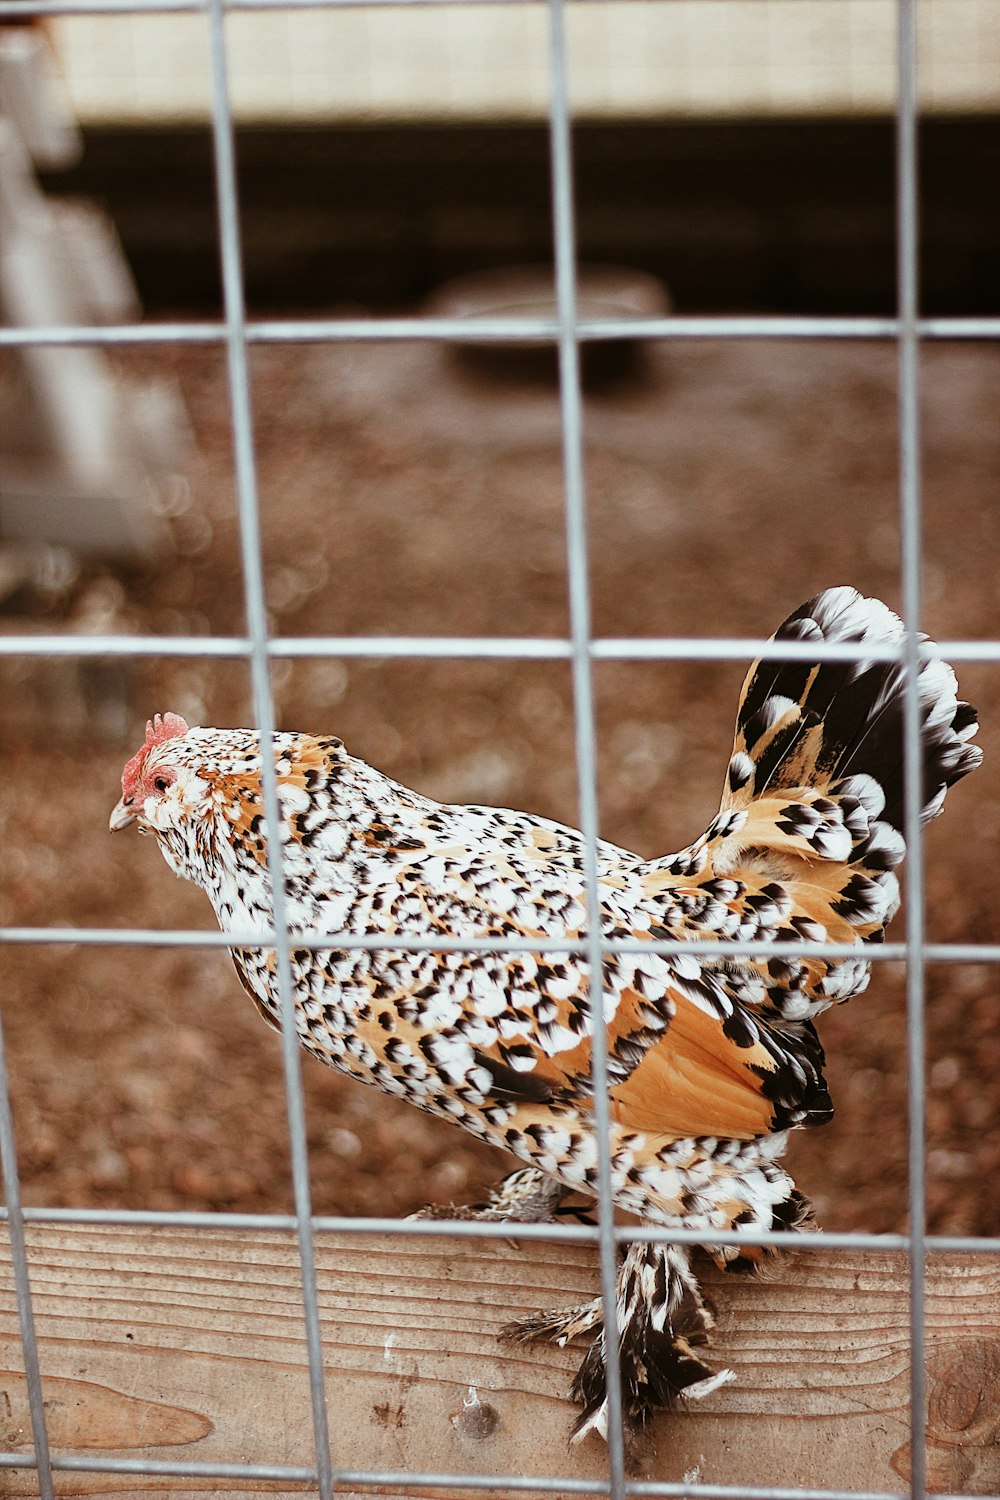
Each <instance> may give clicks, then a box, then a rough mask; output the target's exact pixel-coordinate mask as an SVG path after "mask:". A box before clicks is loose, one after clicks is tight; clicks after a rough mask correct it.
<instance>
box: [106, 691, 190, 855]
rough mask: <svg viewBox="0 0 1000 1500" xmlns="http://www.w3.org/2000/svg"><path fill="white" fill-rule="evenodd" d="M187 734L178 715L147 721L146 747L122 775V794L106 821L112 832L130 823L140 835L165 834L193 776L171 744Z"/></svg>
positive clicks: (134, 756) (185, 723)
mask: <svg viewBox="0 0 1000 1500" xmlns="http://www.w3.org/2000/svg"><path fill="white" fill-rule="evenodd" d="M187 733H188V725H187V722H186V721H185V720H184V719H182V718H181V717H180V715H179V714H163V716H162V717H161V716H160V715H159V714H157V715H156V716H155V718H153V719H150V720H148V721H147V724H146V741H145V744H144V745H143V746H142V748H141V749H140V750H138V751H137V752H136V753H135V755H133V757H132V759H131V760H130V761H129V762H128V763H127V764H126V766H125V769H124V771H123V772H122V795H121V798H120V799H119V801H118V802H117V803H116V805H115V809H114V811H113V812H112V814H111V818H110V822H109V827H110V829H111V832H112V833H117V832H118V830H119V829H120V828H127V827H128V825H129V824H130V823H135V824H137V825H138V828H139V832H140V833H154V834H155V833H160V832H164V831H165V830H166V829H167V828H168V827H169V826H170V824H171V823H172V822H173V821H174V819H175V818H176V817H177V816H178V814H180V813H181V812H182V811H183V807H184V804H185V801H186V798H185V796H184V793H185V789H186V783H187V782H188V781H189V780H190V779H191V777H192V775H193V774H194V773H193V771H192V770H191V768H190V767H187V766H185V765H184V764H183V762H182V758H181V757H180V756H178V755H176V754H175V753H174V751H175V750H176V748H177V747H176V746H174V745H172V743H171V742H172V741H175V740H177V739H178V738H179V737H180V736H182V735H186V734H187Z"/></svg>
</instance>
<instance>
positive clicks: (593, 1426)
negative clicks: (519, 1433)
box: [503, 1244, 732, 1442]
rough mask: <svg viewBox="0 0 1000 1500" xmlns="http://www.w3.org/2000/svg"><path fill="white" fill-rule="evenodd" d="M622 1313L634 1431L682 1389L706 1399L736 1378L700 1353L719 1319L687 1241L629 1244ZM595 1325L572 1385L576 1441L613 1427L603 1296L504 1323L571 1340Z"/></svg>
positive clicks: (622, 1361)
mask: <svg viewBox="0 0 1000 1500" xmlns="http://www.w3.org/2000/svg"><path fill="white" fill-rule="evenodd" d="M617 1314H618V1339H619V1344H618V1351H619V1352H618V1357H619V1366H620V1371H621V1382H622V1413H623V1416H624V1420H625V1424H626V1427H627V1428H628V1429H629V1430H630V1431H631V1432H636V1431H638V1430H641V1429H642V1428H643V1427H645V1425H646V1424H647V1423H648V1421H649V1418H650V1416H651V1415H652V1414H653V1412H654V1411H656V1410H658V1409H661V1408H667V1409H669V1408H670V1407H672V1406H675V1405H676V1404H677V1401H678V1400H679V1398H680V1397H681V1396H685V1397H687V1398H689V1399H694V1400H700V1399H701V1398H702V1397H703V1396H707V1395H708V1394H709V1393H710V1392H711V1391H714V1390H716V1389H717V1388H718V1387H719V1386H720V1385H723V1384H724V1383H725V1382H726V1381H727V1380H731V1379H732V1371H731V1370H712V1369H711V1368H710V1367H709V1366H708V1365H706V1364H705V1363H703V1361H702V1360H701V1359H699V1358H698V1356H697V1355H696V1354H695V1353H694V1348H695V1347H696V1346H697V1345H700V1344H704V1343H705V1342H706V1340H707V1338H708V1334H709V1331H710V1329H711V1328H712V1326H713V1323H714V1319H713V1317H712V1314H711V1313H710V1311H709V1309H708V1308H707V1307H706V1305H705V1302H704V1299H703V1298H702V1295H701V1291H700V1288H699V1286H698V1283H697V1281H696V1280H695V1277H694V1274H693V1273H692V1271H691V1266H690V1263H689V1260H688V1255H687V1252H686V1251H685V1250H684V1249H683V1247H681V1246H679V1245H641V1244H635V1245H631V1246H630V1247H629V1249H628V1250H627V1252H626V1254H625V1256H624V1258H623V1260H622V1263H621V1266H620V1268H619V1271H618V1286H617ZM595 1329H597V1330H598V1332H597V1335H596V1337H595V1338H594V1339H593V1341H592V1343H591V1345H590V1348H589V1349H588V1350H587V1352H586V1354H585V1355H584V1357H583V1363H582V1364H581V1365H580V1369H579V1370H578V1372H577V1375H576V1379H575V1380H574V1382H573V1387H572V1391H571V1395H572V1398H573V1400H574V1401H576V1402H578V1403H579V1404H580V1406H582V1407H583V1411H582V1413H581V1414H580V1416H579V1417H578V1418H577V1421H576V1423H575V1424H574V1427H573V1431H572V1440H573V1441H574V1442H579V1441H580V1440H581V1439H582V1438H584V1437H586V1435H587V1433H588V1432H598V1433H600V1434H601V1436H602V1437H604V1438H607V1435H608V1399H607V1384H606V1377H605V1368H604V1326H603V1315H602V1306H601V1299H600V1298H599V1297H595V1298H594V1300H593V1301H592V1302H587V1303H583V1304H581V1305H580V1306H578V1307H573V1308H568V1309H566V1310H565V1311H562V1312H552V1313H535V1314H533V1315H532V1316H531V1317H528V1318H522V1319H520V1320H519V1321H518V1322H516V1323H511V1324H508V1326H507V1327H506V1328H505V1329H504V1330H503V1333H504V1335H505V1336H506V1337H507V1338H514V1339H524V1340H527V1339H535V1338H546V1339H552V1340H554V1341H555V1342H557V1343H559V1344H565V1343H567V1342H568V1341H569V1340H570V1339H572V1338H578V1337H581V1336H584V1335H586V1334H588V1333H592V1332H593V1331H594V1330H595Z"/></svg>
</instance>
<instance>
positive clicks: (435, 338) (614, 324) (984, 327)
mask: <svg viewBox="0 0 1000 1500" xmlns="http://www.w3.org/2000/svg"><path fill="white" fill-rule="evenodd" d="M359 3H360V0H359ZM391 3H393V4H402V3H414V0H391ZM416 3H425V4H426V3H429V4H442V3H448V0H416ZM461 3H467V0H461ZM481 3H484V4H487V3H489V4H497V3H505V0H481ZM123 8H125V9H127V8H128V7H123ZM3 15H4V10H3V0H0V17H2V16H3ZM576 331H577V336H578V338H579V339H580V341H581V342H584V343H601V342H606V341H618V340H621V339H643V340H662V341H670V340H676V339H698V340H701V339H716V338H720V339H721V338H725V339H734V338H735V339H838V340H843V339H858V340H865V341H870V340H890V339H894V338H896V337H897V336H898V333H899V325H898V323H897V320H896V319H895V318H891V317H886V318H831V317H807V316H802V317H798V316H793V317H749V316H746V317H744V316H726V315H720V316H717V317H676V318H635V319H632V318H627V319H613V318H600V319H598V318H587V319H582V320H581V321H580V322H579V323H578V324H577V325H576ZM917 333H918V335H919V336H920V337H921V338H926V339H935V340H938V339H945V340H947V339H963V340H967V339H984V340H992V339H997V338H1000V318H994V317H958V318H925V319H922V320H919V321H918V323H917ZM246 337H247V342H248V343H253V344H273V343H279V344H294V343H340V342H347V343H373V342H374V343H398V342H401V341H407V342H417V343H426V342H446V343H462V344H495V343H514V344H519V343H529V344H538V343H546V344H552V345H553V346H555V345H556V343H557V341H558V324H557V323H556V322H555V320H554V319H551V318H430V317H427V318H424V317H416V318H357V319H355V318H310V319H295V320H293V319H286V320H281V321H277V320H274V319H267V320H262V321H259V322H254V321H251V322H248V323H247V326H246ZM225 338H226V328H225V324H224V323H222V322H219V321H217V320H212V321H201V320H199V321H197V322H193V321H189V320H187V321H184V322H171V323H118V324H51V325H46V326H39V327H31V328H27V327H25V328H0V348H2V347H4V346H10V347H15V348H17V347H22V346H23V347H30V346H36V345H42V346H47V345H59V346H63V345H76V344H111V345H114V344H151V345H155V344H219V345H222V344H224V343H225Z"/></svg>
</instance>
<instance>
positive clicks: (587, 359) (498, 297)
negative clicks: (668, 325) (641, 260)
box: [424, 265, 672, 386]
mask: <svg viewBox="0 0 1000 1500" xmlns="http://www.w3.org/2000/svg"><path fill="white" fill-rule="evenodd" d="M671 310H672V305H671V300H670V295H669V293H668V291H667V289H666V287H665V286H664V285H663V283H662V282H661V281H659V280H658V279H657V278H656V277H655V276H650V275H647V274H646V273H645V272H643V271H636V270H633V269H631V268H630V267H627V266H606V265H581V266H579V267H578V268H577V317H578V319H579V320H580V321H581V322H585V321H586V322H589V321H591V320H595V319H609V320H612V321H614V322H616V323H628V322H633V321H640V320H644V319H647V318H663V317H667V316H669V314H670V312H671ZM424 312H425V315H426V316H427V317H429V318H455V319H462V320H469V321H475V320H489V319H495V318H540V319H544V320H546V321H548V322H553V323H554V322H555V321H556V319H557V317H558V306H557V300H556V289H555V273H554V270H553V268H552V267H551V266H503V267H499V268H495V269H490V270H486V271H474V272H471V273H469V274H467V275H465V276H460V277H457V278H456V279H455V280H453V281H448V282H445V284H444V285H443V286H441V287H440V288H439V289H438V290H437V291H436V292H434V293H433V294H432V295H431V296H430V297H429V298H428V299H427V302H426V303H425V305H424ZM643 346H644V341H643V340H641V339H639V338H636V337H635V336H633V335H630V334H628V333H622V334H620V335H617V336H615V337H613V338H608V339H601V340H593V341H590V340H588V341H587V342H586V343H583V344H581V346H580V360H581V371H582V375H583V379H584V382H585V384H587V385H589V386H594V385H599V384H604V383H608V382H610V381H614V380H620V379H626V378H631V377H634V376H636V375H637V374H638V373H640V371H641V366H642V352H643ZM450 348H451V349H452V351H453V352H454V355H455V356H456V358H457V359H459V360H460V361H461V362H462V364H463V365H464V366H466V367H467V368H468V369H469V370H470V371H475V372H478V373H482V374H489V375H494V376H498V377H502V378H506V379H518V380H524V381H537V382H544V383H546V384H550V383H552V382H553V381H556V380H558V376H559V357H558V350H557V347H556V345H555V342H554V341H553V340H552V339H546V338H544V337H539V338H528V339H512V338H505V337H500V338H497V337H493V336H490V335H489V334H487V333H484V334H483V335H482V336H479V337H477V336H475V335H473V336H471V337H470V338H468V339H465V338H463V339H455V340H454V341H453V342H452V343H451V344H450Z"/></svg>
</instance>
